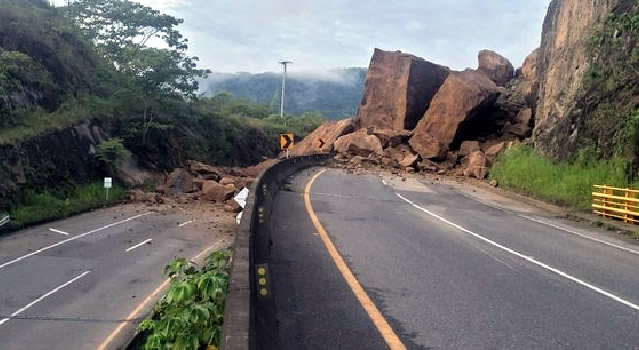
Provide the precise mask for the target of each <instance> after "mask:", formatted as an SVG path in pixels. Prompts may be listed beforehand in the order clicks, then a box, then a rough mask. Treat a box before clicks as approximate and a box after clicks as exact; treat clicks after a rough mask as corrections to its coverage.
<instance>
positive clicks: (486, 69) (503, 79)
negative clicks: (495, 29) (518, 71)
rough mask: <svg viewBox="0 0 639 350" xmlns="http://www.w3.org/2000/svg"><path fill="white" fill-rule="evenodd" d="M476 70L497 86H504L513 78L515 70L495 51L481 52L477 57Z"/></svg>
mask: <svg viewBox="0 0 639 350" xmlns="http://www.w3.org/2000/svg"><path fill="white" fill-rule="evenodd" d="M478 59H479V68H478V70H479V71H480V72H482V73H484V74H486V76H488V78H490V80H492V81H494V82H495V84H497V85H498V86H506V84H507V83H508V82H510V80H511V79H512V78H513V76H514V73H515V69H514V68H513V65H512V64H511V63H510V61H509V60H508V59H507V58H506V57H504V56H501V55H500V54H498V53H496V52H495V51H491V50H481V51H479V55H478Z"/></svg>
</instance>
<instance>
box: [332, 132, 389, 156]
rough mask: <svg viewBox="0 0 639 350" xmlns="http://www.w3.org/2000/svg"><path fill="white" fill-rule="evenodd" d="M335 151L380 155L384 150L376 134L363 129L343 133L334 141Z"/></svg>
mask: <svg viewBox="0 0 639 350" xmlns="http://www.w3.org/2000/svg"><path fill="white" fill-rule="evenodd" d="M335 151H337V152H338V153H351V154H354V155H358V156H362V157H368V156H369V155H370V154H375V155H379V156H381V155H382V153H383V152H384V150H383V149H382V143H381V142H380V141H379V139H378V138H377V136H375V135H369V134H368V133H367V132H366V130H365V129H361V130H359V131H357V132H355V133H352V134H348V135H344V136H342V137H340V138H338V139H337V141H335Z"/></svg>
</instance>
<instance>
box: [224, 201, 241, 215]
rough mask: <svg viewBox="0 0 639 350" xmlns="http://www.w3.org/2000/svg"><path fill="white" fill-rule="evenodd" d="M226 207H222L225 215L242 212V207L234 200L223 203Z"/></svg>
mask: <svg viewBox="0 0 639 350" xmlns="http://www.w3.org/2000/svg"><path fill="white" fill-rule="evenodd" d="M224 203H225V204H226V205H225V206H224V211H225V212H227V213H233V214H238V213H240V212H242V206H241V205H240V204H239V203H238V202H236V201H235V199H229V200H227V201H226V202H224Z"/></svg>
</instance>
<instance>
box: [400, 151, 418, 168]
mask: <svg viewBox="0 0 639 350" xmlns="http://www.w3.org/2000/svg"><path fill="white" fill-rule="evenodd" d="M418 159H419V156H418V155H416V154H408V155H406V156H405V157H404V159H402V161H401V162H399V166H400V167H402V168H410V167H412V166H413V165H415V163H416V162H417V160H418Z"/></svg>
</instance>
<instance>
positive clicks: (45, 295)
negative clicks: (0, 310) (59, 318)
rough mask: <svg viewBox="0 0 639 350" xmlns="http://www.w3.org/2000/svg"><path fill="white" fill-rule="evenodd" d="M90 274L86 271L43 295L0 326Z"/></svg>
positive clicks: (4, 319)
mask: <svg viewBox="0 0 639 350" xmlns="http://www.w3.org/2000/svg"><path fill="white" fill-rule="evenodd" d="M89 272H91V271H84V272H83V273H82V274H80V275H79V276H76V277H74V278H72V279H70V280H68V281H67V282H65V283H64V284H62V285H60V286H58V287H56V288H54V289H53V290H51V291H50V292H48V293H46V294H43V295H42V296H40V297H39V298H38V299H36V300H34V301H32V302H30V303H29V304H27V305H25V306H24V307H23V308H22V309H20V310H18V311H15V312H14V313H12V314H11V315H9V317H7V318H3V319H2V320H0V326H1V325H3V324H4V323H6V322H7V321H9V320H10V319H11V318H12V317H16V316H18V315H19V314H21V313H22V312H24V311H26V310H28V309H30V308H31V307H32V306H33V305H35V304H37V303H39V302H41V301H42V300H44V299H45V298H46V297H48V296H51V295H53V294H55V293H57V292H58V291H59V290H60V289H62V288H64V287H67V286H69V285H70V284H71V283H73V282H75V281H77V280H79V279H80V278H82V277H84V276H86V275H88V274H89Z"/></svg>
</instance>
